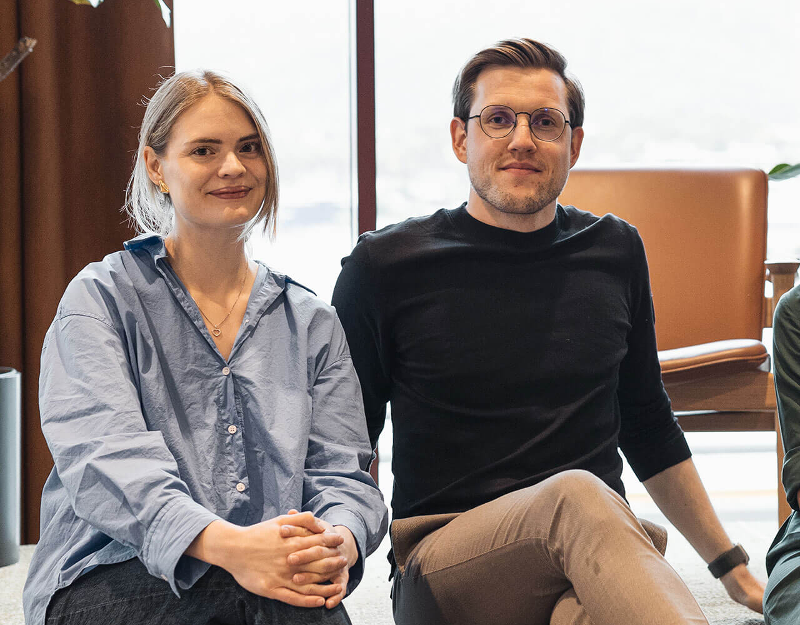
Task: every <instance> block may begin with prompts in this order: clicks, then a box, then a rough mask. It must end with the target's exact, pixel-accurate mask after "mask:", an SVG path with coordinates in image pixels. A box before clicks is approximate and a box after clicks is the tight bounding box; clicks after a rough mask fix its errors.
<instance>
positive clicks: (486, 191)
mask: <svg viewBox="0 0 800 625" xmlns="http://www.w3.org/2000/svg"><path fill="white" fill-rule="evenodd" d="M469 181H470V184H471V185H472V188H473V189H474V190H475V193H476V194H477V195H478V197H479V198H481V199H482V200H483V201H484V202H486V203H487V204H489V205H490V206H492V207H493V208H495V209H496V210H498V211H499V212H501V213H510V214H513V215H533V214H535V213H538V212H539V211H541V210H542V209H544V208H545V207H547V206H549V205H550V204H551V203H552V202H554V201H555V200H557V199H558V196H559V195H561V191H563V190H564V186H565V185H566V184H567V181H566V178H565V179H564V180H563V181H560V183H559V181H558V180H555V179H554V178H550V179H548V180H547V181H546V183H545V184H544V185H539V186H538V187H537V188H536V190H535V191H534V192H533V193H532V194H530V195H525V196H522V197H518V196H514V195H513V194H511V193H506V192H503V191H501V190H500V189H499V188H498V187H497V186H496V185H494V184H492V182H491V181H489V180H485V179H478V177H477V176H473V173H472V172H469Z"/></svg>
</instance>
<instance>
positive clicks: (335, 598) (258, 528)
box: [186, 510, 358, 609]
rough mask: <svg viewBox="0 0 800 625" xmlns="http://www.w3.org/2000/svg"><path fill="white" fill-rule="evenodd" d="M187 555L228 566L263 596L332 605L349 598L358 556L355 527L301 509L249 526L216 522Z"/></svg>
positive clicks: (300, 603)
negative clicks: (328, 521) (350, 574)
mask: <svg viewBox="0 0 800 625" xmlns="http://www.w3.org/2000/svg"><path fill="white" fill-rule="evenodd" d="M186 553H187V554H188V555H191V556H194V557H196V558H198V559H200V560H203V561H205V562H208V563H210V564H215V565H217V566H220V567H222V568H224V569H225V570H226V571H228V572H229V573H230V574H231V575H233V577H234V579H235V580H236V581H237V582H238V583H239V585H241V586H242V587H243V588H245V589H247V590H249V591H250V592H252V593H255V594H257V595H262V596H264V597H268V598H270V599H277V600H278V601H283V602H284V603H288V604H290V605H294V606H298V607H305V608H314V607H322V606H325V607H326V608H329V609H330V608H334V607H336V606H337V605H338V604H339V603H340V602H341V601H342V599H343V598H344V595H345V592H346V591H347V582H348V580H349V569H350V567H351V566H352V565H353V564H355V562H356V560H357V559H358V549H357V547H356V543H355V539H354V538H353V534H352V533H351V532H350V530H349V529H347V528H346V527H345V526H343V525H337V526H335V527H334V526H332V525H331V524H330V523H327V522H325V521H323V520H322V519H318V518H316V517H315V516H314V515H313V514H311V513H310V512H297V511H296V510H290V511H289V513H288V514H285V515H281V516H278V517H275V518H273V519H269V520H268V521H262V522H261V523H257V524H255V525H250V526H247V527H240V526H238V525H233V524H231V523H228V522H227V521H222V520H219V521H214V522H212V523H211V524H210V525H208V526H207V527H206V528H205V529H204V530H203V531H202V532H201V533H200V534H199V535H198V536H197V538H195V540H194V542H192V544H191V545H190V547H189V549H187V551H186Z"/></svg>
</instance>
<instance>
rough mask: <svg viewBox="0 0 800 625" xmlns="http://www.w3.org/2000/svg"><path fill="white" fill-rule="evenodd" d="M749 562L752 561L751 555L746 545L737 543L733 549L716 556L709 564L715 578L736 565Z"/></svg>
mask: <svg viewBox="0 0 800 625" xmlns="http://www.w3.org/2000/svg"><path fill="white" fill-rule="evenodd" d="M748 562H750V556H748V555H747V552H746V551H745V550H744V547H742V546H741V545H740V544H738V543H737V544H735V545H734V546H733V547H732V548H731V549H728V551H726V552H725V553H723V554H722V555H720V556H718V557H717V558H715V559H714V561H713V562H711V564H709V565H708V570H709V571H711V574H712V575H713V576H714V577H715V578H717V579H719V578H720V577H722V576H723V575H725V574H726V573H728V572H729V571H731V570H732V569H733V568H734V567H737V566H739V565H740V564H747V563H748Z"/></svg>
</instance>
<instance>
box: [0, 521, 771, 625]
mask: <svg viewBox="0 0 800 625" xmlns="http://www.w3.org/2000/svg"><path fill="white" fill-rule="evenodd" d="M725 527H726V529H727V531H728V533H729V534H730V535H731V536H732V537H734V538H735V540H737V541H739V542H741V543H742V544H744V545H745V546H746V547H747V549H748V551H749V552H750V555H751V558H752V560H751V568H752V570H753V571H754V573H756V575H758V576H760V577H761V578H762V579H766V572H765V570H764V556H765V554H766V551H767V548H768V547H769V544H770V542H771V540H772V535H773V533H774V532H775V529H776V527H775V524H774V523H766V522H732V523H726V524H725ZM387 550H388V544H387V542H386V541H384V544H383V545H382V546H381V547H380V549H379V550H378V551H377V552H376V553H375V555H374V556H372V557H370V558H369V560H368V561H367V575H366V577H365V579H364V581H363V582H362V584H361V586H359V588H358V590H356V592H355V593H354V594H353V596H352V597H348V598H347V599H346V601H345V605H346V606H347V610H348V612H349V613H350V618H351V619H352V621H353V624H354V625H392V615H391V612H392V608H391V601H390V599H389V582H388V581H387V577H388V573H389V565H388V563H387V562H386V558H385V557H384V556H385V554H386V551H387ZM32 552H33V547H31V546H26V547H23V548H22V550H21V559H20V562H19V563H17V564H13V565H11V566H6V567H2V568H0V623H1V624H2V625H23V624H24V620H23V618H22V586H23V584H24V582H25V575H26V572H27V570H28V563H29V562H30V557H31V553H32ZM667 559H668V560H669V561H670V563H671V564H672V566H673V567H674V568H675V569H676V570H677V571H678V573H680V575H681V576H682V577H683V579H684V580H686V583H687V584H688V586H689V588H690V589H691V590H692V592H693V593H694V595H695V597H697V600H698V602H699V603H700V605H701V606H702V608H703V611H704V612H705V613H706V616H707V617H708V620H709V623H710V624H711V625H763V623H764V620H763V619H762V618H761V617H760V616H758V615H756V614H754V613H753V612H750V611H749V610H747V609H746V608H743V607H741V606H738V605H736V604H734V603H733V602H732V601H730V599H728V596H727V595H726V594H725V589H724V588H723V587H722V585H721V584H720V583H718V582H716V581H715V580H714V579H713V578H712V577H711V576H710V575H709V573H708V571H706V569H705V565H704V564H703V562H702V560H701V559H700V557H699V556H697V555H696V554H695V553H694V551H692V549H691V548H690V547H689V545H688V544H687V543H686V541H685V540H684V539H683V537H682V536H680V535H679V534H678V533H677V532H676V531H675V530H674V529H671V530H670V536H669V543H668V546H667Z"/></svg>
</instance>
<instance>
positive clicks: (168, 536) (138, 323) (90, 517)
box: [24, 72, 387, 625]
mask: <svg viewBox="0 0 800 625" xmlns="http://www.w3.org/2000/svg"><path fill="white" fill-rule="evenodd" d="M277 202H278V175H277V167H276V164H275V158H274V154H273V150H272V146H271V145H270V141H269V135H268V130H267V125H266V122H265V121H264V117H263V115H262V113H261V111H260V110H259V109H258V107H257V106H256V104H255V103H254V102H253V101H252V100H251V99H250V98H249V97H248V96H247V95H245V94H244V93H243V92H242V91H240V90H239V89H238V88H237V87H236V86H234V85H233V84H231V83H230V82H229V81H227V80H225V79H223V78H222V77H220V76H218V75H216V74H214V73H212V72H187V73H180V74H177V75H175V76H173V77H171V78H169V79H168V80H166V81H165V82H164V83H163V84H162V85H161V86H160V88H159V89H158V90H157V91H156V93H155V95H154V96H153V98H152V99H151V100H150V102H149V104H148V106H147V110H146V112H145V116H144V120H143V122H142V128H141V131H140V138H139V150H138V152H137V157H136V164H135V167H134V172H133V175H132V177H131V182H130V185H129V189H128V208H129V212H130V214H131V216H132V218H133V219H134V220H135V223H136V224H137V226H138V228H139V229H140V230H141V231H142V232H144V233H147V234H142V235H141V236H139V237H137V238H135V239H133V240H131V241H128V242H127V243H126V244H125V250H124V251H122V252H117V253H115V254H111V255H109V256H107V257H106V258H105V259H104V260H103V261H102V262H99V263H92V264H91V265H89V266H88V267H86V268H85V269H84V270H83V271H82V272H81V273H80V274H78V276H77V277H76V278H75V279H74V280H73V281H72V282H71V283H70V285H69V286H68V287H67V290H66V292H65V294H64V297H63V299H62V300H61V303H60V305H59V308H58V312H57V313H56V317H55V320H54V321H53V324H52V326H51V327H50V329H49V331H48V333H47V336H46V338H45V341H44V347H43V351H42V367H41V378H40V408H41V417H42V429H43V431H44V434H45V437H46V439H47V442H48V445H49V448H50V451H51V453H52V455H53V459H54V461H55V467H54V468H53V471H52V472H51V474H50V476H49V478H48V480H47V483H46V484H45V487H44V492H43V495H42V517H41V519H42V523H41V540H40V542H39V545H38V546H37V549H36V552H35V555H34V558H33V561H32V562H31V567H30V574H29V577H28V580H27V583H26V586H25V592H24V605H25V614H26V622H27V623H29V624H30V625H39V624H41V623H44V622H45V618H47V622H48V623H62V622H63V623H67V622H69V623H73V622H80V623H94V622H102V623H104V624H107V623H117V622H119V623H123V622H124V623H150V622H153V623H156V622H157V623H162V622H169V623H172V622H186V623H206V622H215V623H216V622H220V623H239V622H241V623H245V622H247V623H251V622H252V623H273V622H274V623H349V622H350V621H349V619H348V618H347V615H346V613H345V611H344V607H343V606H342V605H341V603H340V602H341V600H342V598H343V597H344V596H345V594H346V593H347V592H348V591H349V590H352V588H353V587H354V586H355V585H356V584H357V583H358V581H359V579H360V576H361V573H362V571H363V560H364V558H365V557H366V556H367V555H368V554H369V553H371V552H372V551H373V550H374V549H375V548H376V546H377V545H378V544H379V543H380V540H381V538H382V536H383V535H384V533H385V531H386V515H387V512H386V508H385V506H384V504H383V501H382V499H381V496H380V493H379V491H378V490H377V489H376V487H375V484H374V482H373V481H372V480H371V479H370V477H369V476H368V474H367V473H365V471H364V468H365V467H366V466H367V464H368V462H369V460H370V455H371V451H370V447H369V443H368V438H367V432H366V425H365V422H364V417H363V408H362V403H361V395H360V390H359V385H358V380H357V378H356V375H355V373H354V370H353V367H352V364H351V362H350V356H349V352H348V350H347V345H346V342H345V338H344V334H343V332H342V328H341V326H340V324H339V321H338V319H337V318H336V315H335V313H334V311H333V309H331V308H330V307H329V306H327V305H325V304H323V303H321V302H320V301H319V300H317V299H316V298H314V297H313V296H312V295H311V294H310V293H309V292H308V291H306V290H305V289H304V288H303V287H302V286H300V285H298V284H297V283H294V282H292V281H291V280H290V279H289V278H288V277H286V276H283V275H281V274H278V273H275V272H273V271H271V270H270V269H268V268H267V267H266V266H264V265H262V264H260V263H258V262H256V261H253V260H251V259H249V258H248V257H247V254H246V248H245V244H246V240H247V236H248V235H249V234H250V232H252V230H253V229H254V228H255V227H257V226H259V225H263V228H264V229H265V230H271V231H274V226H275V211H276V207H277ZM298 511H302V512H298Z"/></svg>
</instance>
